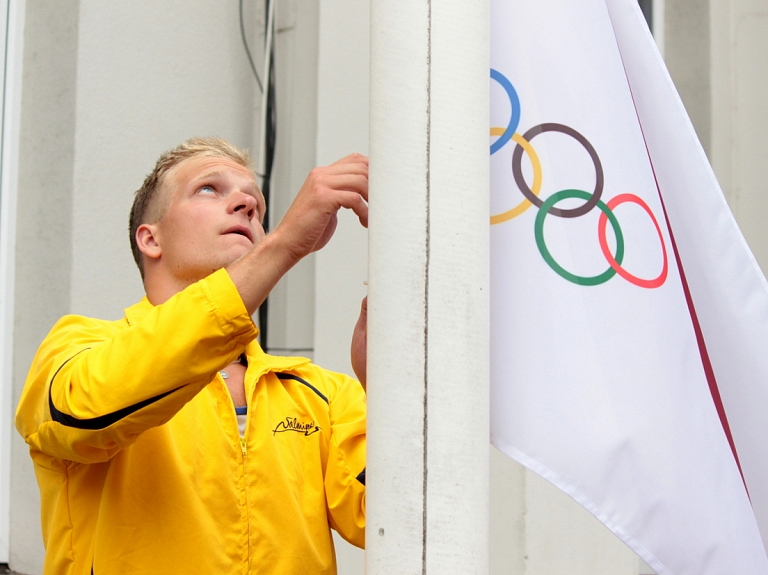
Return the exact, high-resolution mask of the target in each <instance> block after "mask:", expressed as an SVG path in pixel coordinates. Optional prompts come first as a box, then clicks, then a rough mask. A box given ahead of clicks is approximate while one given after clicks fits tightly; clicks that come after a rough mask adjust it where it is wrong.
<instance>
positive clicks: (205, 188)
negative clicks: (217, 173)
mask: <svg viewBox="0 0 768 575" xmlns="http://www.w3.org/2000/svg"><path fill="white" fill-rule="evenodd" d="M197 193H198V194H215V193H216V190H214V189H213V188H212V187H211V186H203V187H202V188H200V189H199V190H197Z"/></svg>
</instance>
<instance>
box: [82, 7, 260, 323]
mask: <svg viewBox="0 0 768 575" xmlns="http://www.w3.org/2000/svg"><path fill="white" fill-rule="evenodd" d="M237 10H238V6H237V3H236V2H226V3H221V2H206V1H204V0H185V1H182V0H168V1H164V2H151V1H149V0H144V1H141V2H100V1H98V0H82V1H81V3H80V19H79V42H78V61H77V108H76V132H75V164H74V175H73V179H74V196H73V202H72V271H71V311H72V312H73V313H78V314H85V315H90V316H96V317H104V318H118V317H120V316H121V314H122V310H123V308H125V307H127V306H129V305H131V304H132V303H134V302H135V301H137V300H138V299H139V298H140V297H141V296H142V295H143V290H142V286H141V282H140V279H139V274H138V271H137V269H136V267H135V265H134V264H133V260H132V257H131V253H130V248H129V244H128V234H127V222H128V212H129V210H130V206H131V203H132V200H133V192H134V191H135V190H136V189H137V188H138V187H139V186H140V185H141V182H142V181H143V179H144V176H145V175H146V174H147V173H148V172H150V171H151V169H152V167H153V166H154V162H155V160H156V159H157V156H158V155H159V154H160V153H161V152H163V151H164V150H166V149H169V148H171V147H173V146H175V145H176V144H178V143H179V142H181V141H182V140H184V139H186V138H188V137H191V136H195V135H217V136H221V137H224V138H226V139H229V140H231V141H232V142H233V143H235V144H237V145H240V146H245V147H249V146H250V144H251V141H252V125H253V122H252V113H253V102H254V89H255V83H254V81H253V79H252V78H251V77H250V72H249V69H248V64H247V61H246V57H245V54H244V52H243V49H242V46H241V41H240V31H239V24H238V12H237Z"/></svg>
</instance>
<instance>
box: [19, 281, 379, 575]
mask: <svg viewBox="0 0 768 575" xmlns="http://www.w3.org/2000/svg"><path fill="white" fill-rule="evenodd" d="M256 335H257V330H256V328H255V326H254V325H253V322H252V321H251V318H250V317H249V316H248V313H247V311H246V309H245V307H244V305H243V303H242V300H241V299H240V296H239V294H238V292H237V290H236V289H235V287H234V285H233V284H232V281H231V280H230V278H229V275H228V274H227V272H226V271H225V270H220V271H218V272H216V273H214V274H212V275H211V276H209V277H208V278H206V279H204V280H202V281H200V282H198V283H196V284H194V285H192V286H190V287H189V288H187V289H186V290H184V291H183V292H180V293H178V294H176V295H175V296H174V297H172V298H171V299H170V300H168V301H167V302H166V303H164V304H162V305H159V306H156V307H155V306H152V304H150V303H149V302H148V301H147V300H146V298H145V299H144V300H142V301H141V302H140V303H138V304H137V305H135V306H133V307H131V308H129V309H127V310H126V314H125V318H123V319H122V320H119V321H102V320H96V319H89V318H84V317H80V316H66V317H64V318H62V319H61V320H60V321H59V322H58V323H57V324H56V325H55V326H54V328H53V329H52V331H51V332H50V334H49V335H48V336H47V338H46V339H45V341H44V342H43V343H42V345H41V346H40V349H39V350H38V352H37V355H36V357H35V360H34V362H33V364H32V367H31V369H30V372H29V376H28V378H27V382H26V385H25V388H24V391H23V393H22V396H21V401H20V403H19V406H18V410H17V413H16V427H17V429H18V430H19V432H20V433H21V435H22V436H23V437H24V439H25V441H26V442H27V444H28V445H29V449H30V454H31V456H32V459H33V461H34V466H35V473H36V475H37V481H38V484H39V486H40V494H41V502H42V527H43V540H44V543H45V548H46V558H45V571H44V573H45V574H46V575H54V574H55V575H59V574H71V575H81V574H82V575H86V574H89V573H94V575H107V574H120V575H130V574H142V575H147V574H152V573H158V574H161V573H162V574H163V575H167V574H169V573H201V574H203V573H205V574H219V573H225V574H228V575H229V574H246V573H258V574H262V573H263V574H268V573H269V574H271V573H274V574H299V573H301V574H314V573H335V572H336V565H335V556H334V550H333V542H332V539H331V533H330V529H329V525H330V526H332V527H334V528H335V529H336V530H337V531H338V532H339V533H340V534H341V535H342V536H343V537H344V538H345V539H347V540H348V541H350V542H351V543H353V544H355V545H358V546H360V547H362V546H363V545H364V524H365V485H364V483H365V393H364V391H363V389H362V387H361V386H360V384H359V383H358V382H357V381H355V380H353V379H351V378H349V377H347V376H345V375H341V374H338V373H332V372H329V371H326V370H323V369H321V368H319V367H317V366H315V365H312V364H311V363H310V362H309V360H307V359H302V358H295V357H274V356H269V355H266V354H265V353H263V352H262V351H261V348H260V347H259V346H258V344H257V343H256V342H255V341H254V338H255V337H256ZM244 350H245V353H246V356H247V359H248V368H247V372H246V377H245V390H246V396H247V398H248V416H247V426H246V431H245V434H244V436H243V437H241V436H240V432H239V430H238V425H237V419H236V415H235V410H234V406H233V403H232V400H231V397H230V394H229V391H228V389H227V387H226V385H225V384H224V382H223V380H222V379H221V377H220V376H219V375H218V373H217V372H218V370H220V369H222V368H224V367H225V366H227V365H228V364H229V363H231V362H232V361H234V360H235V359H236V358H237V357H238V356H239V354H240V353H242V352H243V351H244Z"/></svg>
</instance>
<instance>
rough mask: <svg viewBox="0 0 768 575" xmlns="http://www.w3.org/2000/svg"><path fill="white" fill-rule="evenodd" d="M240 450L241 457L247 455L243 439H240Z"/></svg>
mask: <svg viewBox="0 0 768 575" xmlns="http://www.w3.org/2000/svg"><path fill="white" fill-rule="evenodd" d="M240 450H241V451H242V452H243V455H247V453H248V450H247V449H246V448H245V437H241V438H240Z"/></svg>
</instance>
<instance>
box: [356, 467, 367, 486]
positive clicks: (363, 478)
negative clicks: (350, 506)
mask: <svg viewBox="0 0 768 575" xmlns="http://www.w3.org/2000/svg"><path fill="white" fill-rule="evenodd" d="M356 479H357V480H358V481H359V482H360V483H362V484H363V485H365V468H363V470H362V471H361V472H360V474H359V475H358V476H357V478H356Z"/></svg>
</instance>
